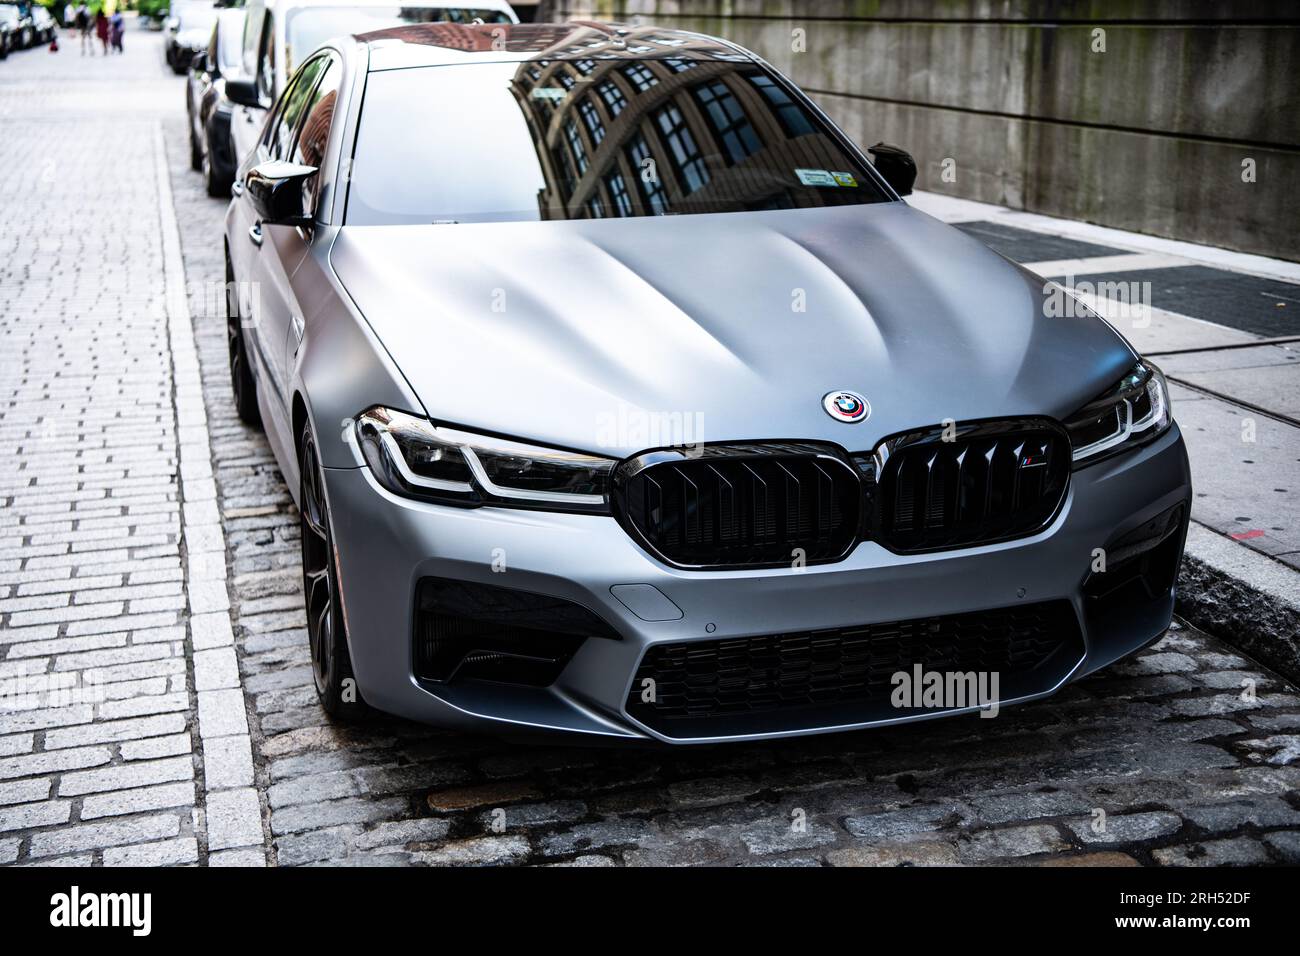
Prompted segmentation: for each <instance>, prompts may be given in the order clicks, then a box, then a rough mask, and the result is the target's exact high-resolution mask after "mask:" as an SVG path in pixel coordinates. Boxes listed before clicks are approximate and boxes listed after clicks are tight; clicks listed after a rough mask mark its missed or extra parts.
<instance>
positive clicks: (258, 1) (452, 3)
mask: <svg viewBox="0 0 1300 956" xmlns="http://www.w3.org/2000/svg"><path fill="white" fill-rule="evenodd" d="M246 6H249V7H252V6H259V7H265V8H266V9H267V10H288V9H298V8H301V7H391V6H393V0H254V2H252V3H248V4H246ZM405 6H414V7H421V8H423V7H444V8H448V9H470V10H490V11H492V12H494V13H508V14H510V16H512V17H514V18H516V19H518V14H516V13H515V10H514V7H512V6H510V4H509V3H508V2H507V0H412V2H410V3H407V4H405Z"/></svg>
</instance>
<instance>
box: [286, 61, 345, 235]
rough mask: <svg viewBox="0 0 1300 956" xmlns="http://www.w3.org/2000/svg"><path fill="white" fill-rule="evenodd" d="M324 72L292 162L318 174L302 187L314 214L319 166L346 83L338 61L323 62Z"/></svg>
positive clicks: (306, 115)
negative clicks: (335, 108) (310, 167)
mask: <svg viewBox="0 0 1300 956" xmlns="http://www.w3.org/2000/svg"><path fill="white" fill-rule="evenodd" d="M323 62H324V63H325V64H326V66H325V72H324V74H323V75H322V76H321V79H320V83H318V84H317V86H316V90H315V92H313V93H312V95H311V97H310V100H309V102H308V103H307V108H306V110H305V111H304V114H303V121H302V129H301V130H300V131H299V133H298V140H297V142H296V143H295V144H294V148H293V161H294V162H295V163H299V164H300V165H303V166H315V167H316V169H317V172H316V174H315V175H313V176H311V177H310V178H308V179H307V180H306V181H305V182H304V183H303V189H304V190H305V191H306V192H307V195H305V196H304V197H303V199H304V200H306V202H305V203H304V206H305V207H306V208H307V209H311V210H313V211H314V210H315V208H316V199H317V197H318V196H319V195H320V172H319V170H320V166H321V163H322V162H324V160H325V148H326V146H327V145H328V144H329V138H330V127H331V126H332V125H333V122H334V107H335V104H336V103H337V102H338V98H339V86H340V84H341V83H342V81H343V70H342V68H341V67H340V66H339V64H338V61H337V60H335V59H333V58H328V59H325V60H324V61H323Z"/></svg>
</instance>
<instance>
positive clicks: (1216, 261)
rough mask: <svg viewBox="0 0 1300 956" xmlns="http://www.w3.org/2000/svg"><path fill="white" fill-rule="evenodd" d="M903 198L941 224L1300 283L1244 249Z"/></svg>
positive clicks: (1277, 263)
mask: <svg viewBox="0 0 1300 956" xmlns="http://www.w3.org/2000/svg"><path fill="white" fill-rule="evenodd" d="M907 202H908V204H909V205H911V206H913V207H914V208H916V209H919V210H920V211H921V212H924V213H926V214H928V215H931V216H934V217H935V218H936V219H941V220H943V221H944V222H969V221H972V220H976V219H979V220H983V221H985V222H994V223H998V222H1000V223H1005V224H1006V225H1008V226H1014V227H1016V228H1018V229H1032V230H1033V231H1035V232H1044V233H1048V234H1051V235H1056V236H1068V237H1069V238H1071V239H1078V240H1079V241H1081V242H1092V243H1096V244H1097V245H1102V246H1113V247H1115V248H1118V249H1127V250H1129V251H1132V252H1145V253H1155V254H1159V255H1165V256H1178V257H1179V258H1182V259H1188V260H1191V261H1190V262H1188V263H1186V264H1187V265H1207V266H1213V267H1215V268H1218V269H1229V270H1232V271H1234V272H1248V273H1251V274H1252V275H1257V276H1264V277H1266V278H1269V279H1281V280H1282V281H1284V282H1300V262H1287V261H1285V260H1282V259H1270V258H1268V257H1267V256H1257V255H1252V254H1250V253H1247V252H1233V251H1231V250H1229V249H1218V248H1216V247H1214V246H1205V245H1200V244H1199V243H1195V242H1184V241H1182V240H1180V239H1163V238H1161V237H1159V236H1148V235H1144V234H1142V233H1139V232H1127V231H1125V230H1123V229H1112V228H1111V227H1109V226H1097V225H1093V224H1092V223H1090V222H1076V221H1075V220H1072V219H1057V218H1055V217H1053V216H1044V215H1040V214H1039V213H1034V212H1020V211H1017V210H1014V209H1008V208H1007V207H1006V206H995V205H993V204H992V203H984V202H976V201H975V200H973V199H962V198H960V197H958V196H945V195H943V194H942V193H931V192H920V191H917V192H915V193H913V194H912V195H911V196H908V197H907Z"/></svg>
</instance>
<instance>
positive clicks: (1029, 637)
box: [627, 601, 1083, 737]
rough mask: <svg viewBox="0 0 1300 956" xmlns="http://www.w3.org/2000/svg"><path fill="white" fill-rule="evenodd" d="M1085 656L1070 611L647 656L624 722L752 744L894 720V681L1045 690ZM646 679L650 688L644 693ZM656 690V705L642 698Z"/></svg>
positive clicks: (741, 642)
mask: <svg viewBox="0 0 1300 956" xmlns="http://www.w3.org/2000/svg"><path fill="white" fill-rule="evenodd" d="M1082 651H1083V645H1082V640H1081V638H1080V636H1079V629H1078V620H1077V618H1076V616H1075V614H1074V611H1073V609H1072V607H1071V605H1070V603H1069V602H1068V601H1048V602H1042V603H1039V604H1030V605H1024V606H1017V607H1014V608H999V609H994V610H987V611H976V612H970V613H965V614H954V615H946V616H942V617H929V618H920V619H916V620H910V621H893V622H888V623H884V624H866V625H862V626H859V627H849V628H841V629H835V630H822V631H804V632H795V633H785V634H767V635H762V636H758V637H744V638H729V639H723V640H716V641H692V642H683V643H673V644H655V645H652V646H651V647H650V648H649V649H648V650H647V651H646V653H645V655H644V656H643V657H642V659H641V664H640V666H639V667H638V669H637V673H636V678H635V679H634V680H633V682H632V686H631V689H630V691H629V694H628V699H627V711H628V713H629V714H630V715H631V716H632V717H634V718H636V719H637V720H640V721H641V722H642V723H644V724H646V725H647V726H650V727H653V728H655V729H656V730H659V731H660V732H662V733H664V734H666V735H668V736H674V737H691V736H712V735H725V734H739V733H761V732H765V731H769V730H782V729H785V730H789V729H797V728H799V727H806V726H834V725H836V724H844V723H857V722H867V721H871V720H883V719H889V718H891V717H898V716H903V715H904V712H903V711H900V710H899V709H898V708H896V707H894V706H893V704H892V702H891V700H890V698H891V694H892V692H893V690H894V683H893V678H894V675H895V674H896V673H898V672H900V671H903V672H907V673H909V674H910V673H912V672H913V669H914V667H915V666H916V665H918V664H919V665H920V666H921V667H922V669H923V670H924V671H940V672H946V673H947V672H962V673H966V672H971V671H974V672H983V673H993V672H996V673H998V675H999V698H1000V699H1001V700H1009V699H1012V698H1015V697H1023V696H1028V695H1031V694H1034V693H1042V692H1045V691H1047V690H1050V689H1051V688H1052V687H1054V686H1055V685H1056V684H1058V683H1059V682H1060V681H1061V680H1063V679H1064V677H1065V676H1067V675H1068V673H1069V672H1070V670H1071V669H1072V668H1073V667H1074V666H1075V664H1077V662H1078V660H1079V658H1080V657H1081V656H1082ZM647 680H652V681H653V682H654V684H653V685H647V684H646V683H645V682H646V681H647ZM647 686H653V688H654V695H653V700H651V701H647V700H645V699H643V696H644V695H645V688H646V687H647Z"/></svg>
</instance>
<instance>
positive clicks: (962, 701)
mask: <svg viewBox="0 0 1300 956" xmlns="http://www.w3.org/2000/svg"><path fill="white" fill-rule="evenodd" d="M227 94H228V95H229V96H231V97H232V99H236V101H238V100H239V98H241V97H244V98H248V97H253V96H255V95H256V91H255V90H253V89H252V87H251V85H241V84H239V83H231V84H228V90H227ZM869 152H870V154H871V156H868V155H866V154H864V153H863V152H862V151H861V150H860V149H859V148H858V147H857V146H855V145H854V144H853V143H852V142H851V141H850V140H849V139H848V138H847V137H846V136H845V135H844V134H843V133H842V132H840V131H839V130H838V129H837V128H836V127H835V126H834V125H833V124H832V123H831V122H830V121H829V120H828V119H827V117H826V116H825V115H824V114H823V113H822V112H821V111H820V110H819V109H818V108H817V107H816V106H814V105H813V104H812V103H811V102H810V101H809V100H808V99H807V97H805V96H804V95H803V94H802V93H801V92H800V91H799V90H798V89H797V88H796V87H795V86H794V85H792V84H791V83H790V81H788V80H787V79H786V78H784V77H783V76H781V75H780V74H779V73H777V72H775V71H774V70H773V69H771V68H770V67H769V66H768V65H767V64H765V63H764V62H763V61H762V60H761V59H760V58H758V57H756V56H754V55H753V54H751V53H749V52H747V51H745V50H743V49H740V48H738V47H736V46H734V45H732V44H729V43H727V42H724V41H722V40H718V39H713V38H709V37H704V36H700V35H697V34H691V33H682V32H675V31H668V30H663V29H659V28H649V27H632V28H620V27H612V26H606V25H601V24H595V23H571V24H567V25H564V26H546V25H523V26H520V25H496V24H492V25H455V24H445V23H437V24H425V25H411V26H404V27H399V28H394V29H390V30H384V31H381V32H376V33H370V34H365V35H361V36H357V37H352V38H348V39H346V40H344V41H340V42H336V43H332V44H330V45H327V46H326V47H324V48H322V49H320V50H319V51H317V52H316V53H315V54H314V55H312V56H311V57H310V58H308V59H307V60H306V61H305V62H304V63H303V64H302V65H301V67H300V68H299V69H298V70H297V72H296V74H295V76H294V78H293V79H292V80H291V82H290V83H289V84H288V86H287V87H286V89H285V92H284V94H283V95H282V96H281V97H280V99H279V101H278V102H277V103H276V104H275V106H274V109H273V110H272V111H271V113H270V115H269V119H268V121H267V125H266V127H265V129H264V131H263V134H262V136H261V138H260V140H259V143H258V145H257V148H256V149H255V151H254V152H253V153H252V154H251V155H249V156H247V157H246V158H244V160H243V162H242V166H241V169H240V171H239V175H238V178H237V182H236V185H235V196H234V198H233V199H232V201H231V204H230V209H229V212H228V214H227V219H226V229H225V252H226V262H227V270H228V279H229V280H231V281H230V282H229V283H228V289H229V290H230V291H229V294H228V296H227V298H228V308H229V343H230V367H231V375H232V379H233V385H234V393H235V397H236V401H237V404H238V408H239V412H240V415H241V416H242V417H243V419H244V420H245V421H247V422H250V423H253V422H257V421H259V420H260V421H261V422H262V423H263V424H264V426H265V428H266V433H267V435H268V437H269V439H270V442H271V444H272V446H273V447H274V449H275V453H276V456H277V458H278V460H279V463H280V467H281V470H282V471H283V473H284V475H285V478H286V479H287V481H288V484H289V487H290V488H291V489H292V491H293V494H294V495H295V497H296V499H297V502H298V505H299V509H300V511H301V530H302V559H303V577H304V581H303V585H304V600H305V605H306V615H307V622H308V632H309V637H310V642H311V652H312V660H313V664H314V669H315V674H316V685H317V689H318V691H319V693H320V697H321V700H322V702H323V704H324V706H325V708H326V710H327V711H329V712H330V713H331V714H332V715H336V716H340V717H346V716H347V715H349V714H352V713H356V712H358V711H359V710H361V709H362V708H363V707H364V706H365V705H366V704H368V705H369V706H371V707H374V708H377V709H379V710H382V711H387V712H390V713H393V714H399V715H404V716H406V717H409V718H414V719H416V720H421V721H427V722H430V723H435V724H439V725H444V726H453V727H463V728H473V729H477V730H489V731H492V730H495V731H501V732H511V733H515V732H523V731H531V730H545V731H551V732H566V733H569V734H573V735H587V736H588V737H589V738H607V739H624V740H649V741H655V740H657V741H663V742H670V743H706V742H717V741H724V740H742V739H755V738H762V737H772V736H790V735H798V734H810V733H819V732H826V731H834V730H845V729H851V728H860V727H866V726H871V725H881V724H889V723H895V722H898V721H906V720H917V719H923V718H927V717H932V716H936V715H942V714H953V713H962V712H974V711H977V710H978V711H980V712H983V713H988V712H990V710H992V709H995V708H996V707H998V706H1000V705H1008V704H1012V703H1018V702H1021V701H1028V700H1032V699H1035V698H1040V697H1043V696H1045V695H1048V694H1051V693H1052V692H1054V691H1056V690H1057V689H1058V688H1060V687H1062V686H1063V685H1064V684H1066V683H1067V682H1069V681H1072V680H1075V679H1077V678H1079V677H1082V676H1084V675H1086V674H1088V673H1090V672H1092V671H1094V670H1096V669H1097V668H1099V667H1103V666H1105V665H1107V664H1109V663H1111V662H1113V661H1115V660H1116V659H1118V658H1120V657H1123V656H1124V655H1126V654H1130V653H1132V652H1133V651H1135V650H1137V649H1139V648H1141V647H1143V646H1144V645H1146V644H1149V643H1150V642H1151V641H1153V640H1154V639H1156V638H1157V637H1158V636H1159V635H1160V634H1161V633H1162V632H1163V631H1164V630H1165V628H1166V627H1167V626H1168V624H1169V621H1170V616H1171V614H1172V609H1173V603H1174V580H1175V575H1176V570H1177V567H1178V563H1179V560H1180V557H1181V554H1182V549H1183V540H1184V536H1185V531H1186V526H1187V517H1188V508H1189V504H1190V499H1191V480H1190V475H1189V471H1188V464H1187V457H1186V454H1185V451H1184V448H1183V441H1182V437H1181V436H1180V434H1179V430H1178V426H1177V425H1176V424H1174V422H1173V420H1172V418H1171V414H1170V404H1169V396H1168V393H1167V390H1166V386H1165V383H1164V379H1163V377H1162V376H1161V374H1160V372H1159V370H1158V369H1157V368H1156V367H1155V366H1153V365H1152V364H1151V363H1150V362H1147V361H1144V360H1143V359H1142V358H1141V357H1140V356H1138V355H1137V354H1136V353H1135V352H1134V350H1133V349H1132V347H1131V346H1129V345H1128V343H1126V342H1125V341H1124V339H1123V338H1122V337H1121V336H1120V335H1119V334H1117V333H1116V332H1115V331H1114V330H1113V329H1112V328H1111V327H1110V326H1108V325H1107V324H1106V323H1105V322H1103V321H1102V320H1101V319H1100V318H1098V317H1097V316H1095V315H1093V314H1092V313H1090V312H1087V310H1085V309H1083V308H1082V307H1076V308H1075V309H1074V310H1072V311H1070V312H1069V314H1066V315H1062V314H1060V313H1059V309H1056V308H1054V307H1053V303H1052V299H1053V296H1054V294H1059V291H1060V290H1056V289H1053V288H1051V287H1045V285H1044V283H1043V281H1042V280H1041V279H1039V278H1038V277H1036V276H1034V275H1032V274H1030V273H1028V272H1026V271H1025V270H1023V269H1021V268H1019V267H1018V266H1016V265H1014V264H1013V263H1011V262H1009V261H1007V260H1005V259H1003V258H1001V257H1000V256H998V255H996V254H994V253H993V252H991V251H990V250H989V249H987V248H986V247H984V246H983V245H981V244H979V243H978V242H976V241H975V240H973V239H971V238H969V237H967V236H966V235H964V234H963V233H961V232H959V231H958V230H956V229H953V228H951V227H949V226H947V225H944V224H942V223H940V222H938V221H936V220H934V219H932V218H930V217H928V216H926V215H924V214H922V213H920V212H917V211H916V210H914V209H912V208H910V207H909V206H908V205H907V203H906V202H905V201H903V200H902V199H901V198H900V196H902V195H905V194H907V193H908V192H909V191H910V189H911V185H912V181H913V179H914V177H915V174H916V169H915V166H914V164H913V163H912V161H911V159H910V157H908V156H907V154H906V153H904V152H903V151H902V150H900V149H897V148H894V147H889V146H884V145H878V146H876V147H873V148H872V150H870V151H869ZM872 157H874V159H873V158H872ZM933 675H939V681H938V687H939V688H940V689H941V690H945V691H948V690H952V689H953V688H956V689H957V690H958V691H960V690H961V688H962V687H963V686H974V685H973V684H971V685H963V684H962V681H961V680H957V681H953V680H952V677H953V675H957V677H958V678H961V679H965V678H970V677H972V676H978V677H979V679H980V683H979V686H981V687H985V686H988V687H991V688H993V690H992V692H991V693H990V694H985V695H983V696H969V695H962V694H961V693H958V694H957V695H956V696H953V695H952V694H949V693H946V692H944V693H935V694H934V695H930V694H915V693H913V694H908V693H901V694H900V693H899V691H900V688H901V684H902V683H904V682H906V681H907V680H910V679H912V677H913V676H915V677H916V678H919V679H921V680H922V681H924V682H926V684H927V686H931V683H930V681H929V678H930V677H932V676H933ZM990 676H991V677H992V678H993V679H992V681H989V682H985V680H984V679H985V678H987V677H990Z"/></svg>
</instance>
